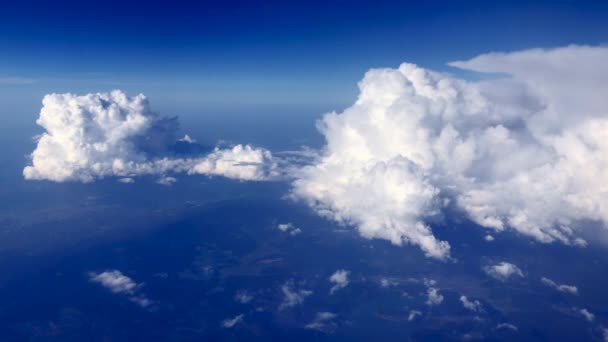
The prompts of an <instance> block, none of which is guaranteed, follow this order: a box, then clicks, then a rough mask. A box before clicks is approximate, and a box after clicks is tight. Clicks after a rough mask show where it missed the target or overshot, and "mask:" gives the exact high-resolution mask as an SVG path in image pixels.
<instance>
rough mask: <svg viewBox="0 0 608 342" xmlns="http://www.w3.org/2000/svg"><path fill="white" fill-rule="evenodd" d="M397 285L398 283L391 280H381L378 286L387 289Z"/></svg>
mask: <svg viewBox="0 0 608 342" xmlns="http://www.w3.org/2000/svg"><path fill="white" fill-rule="evenodd" d="M397 285H399V282H397V281H396V280H391V279H388V278H381V279H380V286H381V287H384V288H389V287H393V286H397Z"/></svg>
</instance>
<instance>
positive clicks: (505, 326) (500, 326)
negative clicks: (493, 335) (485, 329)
mask: <svg viewBox="0 0 608 342" xmlns="http://www.w3.org/2000/svg"><path fill="white" fill-rule="evenodd" d="M496 329H509V330H513V331H517V330H519V329H518V328H517V327H516V326H515V325H513V324H511V323H499V324H498V325H497V326H496Z"/></svg>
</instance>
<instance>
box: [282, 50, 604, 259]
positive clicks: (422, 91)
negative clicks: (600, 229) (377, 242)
mask: <svg viewBox="0 0 608 342" xmlns="http://www.w3.org/2000/svg"><path fill="white" fill-rule="evenodd" d="M606 60H608V48H602V47H584V46H569V47H565V48H559V49H551V50H541V49H535V50H526V51H520V52H515V53H504V54H498V53H492V54H487V55H481V56H478V57H476V58H473V59H471V60H469V61H461V62H453V63H451V64H450V65H452V66H455V67H458V68H462V69H468V70H472V71H477V72H489V73H496V74H497V76H496V77H494V76H492V77H490V78H489V79H488V80H483V81H476V82H470V81H465V80H461V79H457V78H454V77H451V76H449V75H445V74H442V73H437V72H433V71H430V70H426V69H423V68H420V67H418V66H416V65H413V64H402V65H401V66H400V67H399V68H398V69H372V70H370V71H368V72H367V74H366V75H365V77H364V78H363V80H362V81H361V82H360V83H359V88H360V94H359V97H358V99H357V101H356V102H355V103H354V104H353V105H352V106H351V107H349V108H347V109H346V110H344V111H343V112H342V113H335V112H334V113H328V114H326V115H325V116H324V117H323V119H322V120H321V121H320V122H319V123H318V127H319V130H320V131H321V133H322V134H323V135H324V136H325V138H326V141H327V145H326V146H325V148H324V150H323V152H322V153H321V156H320V157H319V158H318V159H317V160H316V161H315V162H314V163H313V164H312V165H309V166H305V167H303V168H301V169H300V170H299V171H298V172H297V173H296V180H295V181H294V183H293V196H294V197H296V198H300V199H303V200H305V201H307V202H308V203H309V204H310V205H311V206H312V207H313V208H314V209H315V210H316V211H317V212H319V213H320V214H321V215H324V216H326V217H328V218H331V219H333V220H335V221H338V222H340V223H344V224H351V225H354V226H355V227H357V229H358V230H359V232H360V233H361V235H363V236H364V237H368V238H383V239H388V240H390V241H392V242H393V243H394V244H397V245H401V244H403V243H410V244H414V245H417V246H419V247H420V248H421V249H422V250H423V251H424V253H426V254H427V255H428V256H431V257H435V258H439V259H444V258H447V257H448V256H449V253H450V246H449V244H448V242H446V241H440V240H439V239H437V238H436V237H435V236H434V235H433V232H432V230H431V228H430V226H429V224H428V222H429V219H430V218H431V217H432V216H434V215H437V214H438V213H440V212H441V210H442V208H444V207H445V206H447V205H455V206H456V207H457V208H459V209H460V210H462V211H463V212H465V213H466V214H467V215H468V216H469V217H470V218H471V219H472V220H473V221H475V222H476V223H478V224H479V225H481V226H483V227H487V228H490V229H493V230H495V231H503V230H505V229H514V230H516V231H517V232H519V233H521V234H524V235H528V236H531V237H533V238H535V239H537V240H538V241H541V242H553V241H561V242H563V243H566V244H576V245H584V244H585V241H584V240H582V239H580V238H578V237H577V231H578V230H579V229H580V224H579V223H580V222H581V221H583V220H593V221H597V222H603V223H604V224H605V223H606V222H607V221H608V196H606V194H607V193H608V97H606V94H607V93H608V67H606V63H605V62H604V61H606Z"/></svg>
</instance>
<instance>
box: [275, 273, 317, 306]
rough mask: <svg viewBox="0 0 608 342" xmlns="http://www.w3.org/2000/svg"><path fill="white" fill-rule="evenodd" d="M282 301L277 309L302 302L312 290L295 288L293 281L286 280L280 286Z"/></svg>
mask: <svg viewBox="0 0 608 342" xmlns="http://www.w3.org/2000/svg"><path fill="white" fill-rule="evenodd" d="M281 292H282V293H283V301H282V302H281V304H280V305H279V310H283V309H287V308H290V307H294V306H296V305H300V304H302V303H304V299H306V297H308V296H310V295H312V291H310V290H303V289H297V288H296V287H295V284H294V282H293V281H291V280H290V281H288V282H286V283H285V284H283V285H282V286H281Z"/></svg>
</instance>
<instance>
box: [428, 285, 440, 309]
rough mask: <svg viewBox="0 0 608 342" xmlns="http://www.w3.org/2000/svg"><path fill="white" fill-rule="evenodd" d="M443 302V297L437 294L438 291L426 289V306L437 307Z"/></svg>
mask: <svg viewBox="0 0 608 342" xmlns="http://www.w3.org/2000/svg"><path fill="white" fill-rule="evenodd" d="M442 302H443V296H442V295H441V294H439V291H438V290H437V289H436V288H434V287H429V288H428V289H427V300H426V305H429V306H434V305H439V304H441V303H442Z"/></svg>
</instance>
